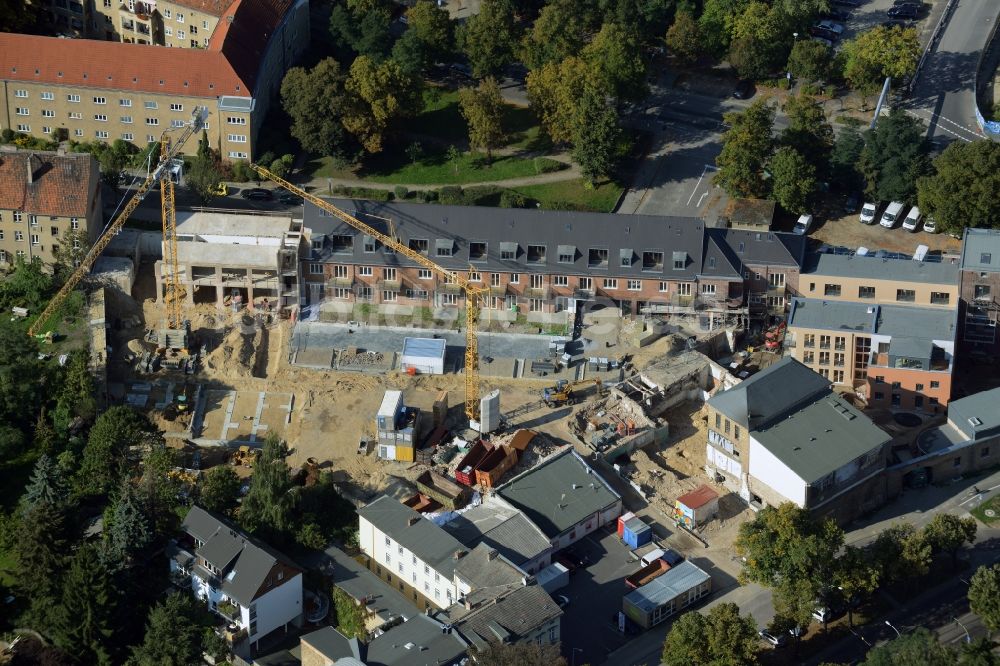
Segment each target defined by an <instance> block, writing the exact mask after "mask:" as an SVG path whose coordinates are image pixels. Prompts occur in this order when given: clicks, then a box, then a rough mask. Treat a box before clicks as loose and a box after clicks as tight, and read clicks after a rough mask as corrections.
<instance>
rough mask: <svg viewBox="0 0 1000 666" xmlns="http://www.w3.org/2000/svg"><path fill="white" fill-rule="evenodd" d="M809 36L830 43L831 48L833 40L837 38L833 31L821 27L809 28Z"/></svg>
mask: <svg viewBox="0 0 1000 666" xmlns="http://www.w3.org/2000/svg"><path fill="white" fill-rule="evenodd" d="M809 34H810V35H811V36H812V38H813V39H822V40H824V41H828V42H830V45H831V46H833V42H834V40H836V39H837V37H838V36H839V35H837V33H835V32H834V31H833V30H828V29H827V28H824V27H823V26H819V25H814V26H812V27H811V28H809Z"/></svg>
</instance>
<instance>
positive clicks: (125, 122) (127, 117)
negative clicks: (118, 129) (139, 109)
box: [121, 116, 132, 125]
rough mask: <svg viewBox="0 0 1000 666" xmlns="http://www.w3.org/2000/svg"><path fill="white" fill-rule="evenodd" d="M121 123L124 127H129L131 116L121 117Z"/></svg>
mask: <svg viewBox="0 0 1000 666" xmlns="http://www.w3.org/2000/svg"><path fill="white" fill-rule="evenodd" d="M121 121H122V123H124V124H125V125H131V124H132V116H122V117H121Z"/></svg>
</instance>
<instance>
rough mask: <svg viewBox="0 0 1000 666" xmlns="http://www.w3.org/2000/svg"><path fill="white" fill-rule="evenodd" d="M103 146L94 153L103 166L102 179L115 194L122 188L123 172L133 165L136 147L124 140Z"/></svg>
mask: <svg viewBox="0 0 1000 666" xmlns="http://www.w3.org/2000/svg"><path fill="white" fill-rule="evenodd" d="M97 145H98V146H101V147H100V148H98V149H97V151H95V153H94V157H96V158H97V161H98V163H99V164H100V166H101V178H102V179H103V180H104V182H105V183H107V184H108V186H110V187H111V188H112V189H113V190H114V191H115V192H117V191H118V189H119V188H120V187H121V183H122V172H123V171H124V170H125V169H126V168H127V167H128V166H129V164H131V163H132V156H133V155H134V154H135V152H136V147H135V146H134V145H132V144H131V143H129V142H128V141H124V140H122V139H115V140H114V141H113V142H112V143H111V145H103V144H97Z"/></svg>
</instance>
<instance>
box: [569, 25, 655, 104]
mask: <svg viewBox="0 0 1000 666" xmlns="http://www.w3.org/2000/svg"><path fill="white" fill-rule="evenodd" d="M641 54H642V48H641V47H640V45H639V39H638V37H637V35H636V34H635V33H634V32H632V31H631V30H627V29H625V28H624V27H623V26H621V25H619V24H617V23H605V24H604V25H603V26H601V31H600V32H598V33H597V35H595V36H594V39H593V41H591V42H590V44H588V45H587V46H586V48H584V49H583V51H582V52H581V54H580V56H581V57H582V58H583V60H584V62H586V63H587V64H588V65H590V67H592V68H593V69H594V70H595V71H596V72H597V76H598V80H599V81H600V82H601V84H600V89H601V90H604V91H607V93H608V94H609V95H611V96H613V97H614V98H615V99H619V100H621V99H626V100H633V101H634V100H639V99H641V98H643V97H645V96H646V94H647V92H648V89H647V87H646V63H645V61H644V59H643V57H642V55H641Z"/></svg>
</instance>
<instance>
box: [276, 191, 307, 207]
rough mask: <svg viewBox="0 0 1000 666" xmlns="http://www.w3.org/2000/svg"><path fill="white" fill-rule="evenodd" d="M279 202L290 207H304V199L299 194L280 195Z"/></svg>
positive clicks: (286, 193)
mask: <svg viewBox="0 0 1000 666" xmlns="http://www.w3.org/2000/svg"><path fill="white" fill-rule="evenodd" d="M278 201H280V202H281V203H283V204H286V205H289V206H301V205H302V197H300V196H299V195H297V194H292V193H291V192H282V193H281V194H280V195H278Z"/></svg>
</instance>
